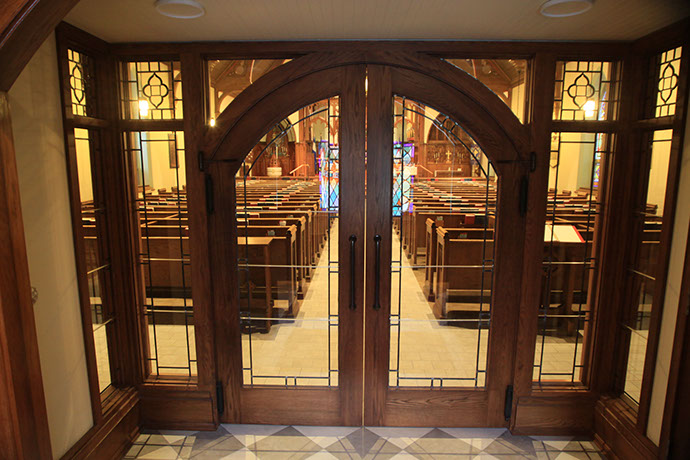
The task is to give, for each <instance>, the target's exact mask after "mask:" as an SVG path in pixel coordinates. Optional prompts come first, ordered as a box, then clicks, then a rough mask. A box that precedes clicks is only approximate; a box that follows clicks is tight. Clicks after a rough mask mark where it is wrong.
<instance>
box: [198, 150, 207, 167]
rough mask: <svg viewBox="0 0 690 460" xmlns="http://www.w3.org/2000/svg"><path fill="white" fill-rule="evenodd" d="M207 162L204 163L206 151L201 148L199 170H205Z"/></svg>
mask: <svg viewBox="0 0 690 460" xmlns="http://www.w3.org/2000/svg"><path fill="white" fill-rule="evenodd" d="M205 166H206V164H205V163H204V152H202V151H201V150H199V171H201V172H203V171H204V167H205Z"/></svg>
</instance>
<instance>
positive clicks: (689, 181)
mask: <svg viewBox="0 0 690 460" xmlns="http://www.w3.org/2000/svg"><path fill="white" fill-rule="evenodd" d="M689 221H690V117H687V123H686V126H685V137H684V145H683V159H682V163H681V167H680V177H679V183H678V201H677V203H676V215H675V219H674V225H673V239H672V242H671V257H670V259H669V265H668V277H667V278H666V296H665V297H664V309H663V313H662V318H661V332H660V334H659V348H658V350H657V355H656V365H655V369H654V383H653V386H652V399H651V405H650V410H649V422H648V424H647V436H648V437H649V438H650V439H651V440H652V441H654V443H656V444H657V445H658V444H659V439H660V436H661V423H662V420H663V416H664V403H665V400H666V389H667V387H668V374H669V368H670V366H671V354H672V352H673V339H674V337H675V330H676V319H677V318H678V310H679V308H681V303H680V286H681V283H682V278H683V268H684V261H685V251H686V250H687V249H688V248H687V247H686V246H687V241H688V222H689ZM680 391H683V389H680Z"/></svg>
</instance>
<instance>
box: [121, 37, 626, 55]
mask: <svg viewBox="0 0 690 460" xmlns="http://www.w3.org/2000/svg"><path fill="white" fill-rule="evenodd" d="M628 46H629V42H579V43H578V42H515V41H513V42H507V41H503V42H492V41H414V40H410V41H390V40H383V41H380V42H379V41H376V42H372V41H322V42H314V41H293V42H235V43H227V42H203V43H201V42H196V43H116V44H113V52H114V53H116V54H118V55H121V56H123V57H136V56H158V55H168V56H169V55H176V54H181V53H183V52H201V53H204V55H207V56H209V57H212V58H213V59H246V58H249V59H277V58H296V57H299V56H301V55H305V54H309V53H314V52H321V51H325V50H328V51H335V52H342V51H358V52H370V51H380V50H386V51H394V52H395V51H403V52H418V53H424V54H430V55H435V56H443V57H448V58H454V57H459V58H496V59H499V58H513V59H516V58H517V59H519V58H529V57H531V56H533V55H534V54H535V53H538V52H546V53H555V54H558V55H560V56H563V57H564V58H569V59H577V58H586V59H598V60H611V59H616V57H617V56H620V54H621V53H622V52H623V51H624V50H625V49H627V47H628Z"/></svg>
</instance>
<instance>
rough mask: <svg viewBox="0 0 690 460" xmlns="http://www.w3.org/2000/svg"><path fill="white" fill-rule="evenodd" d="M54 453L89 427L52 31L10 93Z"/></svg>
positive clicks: (87, 395) (60, 452)
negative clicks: (36, 295) (36, 294)
mask: <svg viewBox="0 0 690 460" xmlns="http://www.w3.org/2000/svg"><path fill="white" fill-rule="evenodd" d="M9 100H10V106H11V110H12V128H13V135H14V143H15V149H16V155H17V171H18V174H19V189H20V194H21V203H22V214H23V217H24V233H25V236H26V251H27V256H28V260H29V273H30V277H31V285H32V286H33V287H35V288H36V289H37V291H38V300H37V301H36V303H35V304H34V314H35V318H36V332H37V336H38V348H39V354H40V359H41V373H42V375H43V388H44V389H45V399H46V408H47V412H48V423H49V427H50V441H51V445H52V449H53V456H54V457H56V458H59V457H61V456H62V455H63V454H64V453H65V452H66V451H67V450H68V449H69V448H70V447H71V446H72V445H73V444H74V443H75V442H76V441H77V440H79V439H80V438H81V437H82V436H83V435H84V434H85V433H86V432H87V431H88V430H89V428H91V426H92V425H93V417H92V412H91V399H90V396H89V384H88V377H87V372H86V353H85V349H84V334H83V329H82V322H81V313H80V304H79V292H78V287H77V276H76V265H75V259H74V242H73V239H72V238H73V237H72V220H71V215H70V206H69V194H68V186H67V171H66V160H65V148H64V136H63V131H62V114H61V110H60V92H59V87H58V71H57V52H56V45H55V36H54V34H51V35H50V37H48V39H47V40H46V41H45V42H44V43H43V45H42V46H41V48H40V49H39V50H38V51H37V52H36V54H35V55H34V56H33V57H32V59H31V61H30V62H29V64H28V65H27V66H26V67H25V68H24V70H23V71H22V73H21V75H20V76H19V78H18V79H17V80H16V82H15V83H14V85H13V86H12V88H11V89H10V91H9Z"/></svg>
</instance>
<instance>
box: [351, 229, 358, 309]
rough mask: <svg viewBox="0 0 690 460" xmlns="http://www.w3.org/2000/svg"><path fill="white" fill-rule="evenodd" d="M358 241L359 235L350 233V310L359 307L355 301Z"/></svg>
mask: <svg viewBox="0 0 690 460" xmlns="http://www.w3.org/2000/svg"><path fill="white" fill-rule="evenodd" d="M356 242H357V237H356V236H355V235H350V310H355V309H356V308H357V303H356V302H355V243H356Z"/></svg>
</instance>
